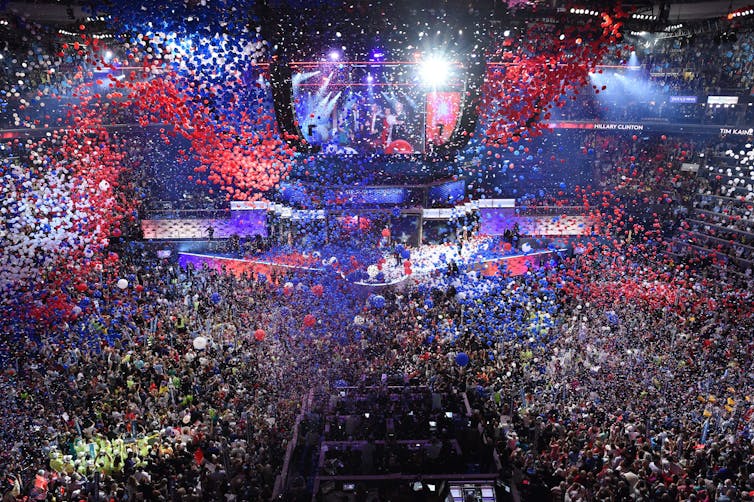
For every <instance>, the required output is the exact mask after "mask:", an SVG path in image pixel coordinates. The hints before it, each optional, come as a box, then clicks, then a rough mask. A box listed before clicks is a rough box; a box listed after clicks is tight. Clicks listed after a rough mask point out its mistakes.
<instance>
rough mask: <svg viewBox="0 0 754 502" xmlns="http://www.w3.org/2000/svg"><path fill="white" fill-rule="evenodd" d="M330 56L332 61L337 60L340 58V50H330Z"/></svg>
mask: <svg viewBox="0 0 754 502" xmlns="http://www.w3.org/2000/svg"><path fill="white" fill-rule="evenodd" d="M329 57H330V61H337V60H339V59H340V52H338V51H336V50H332V51H330V55H329Z"/></svg>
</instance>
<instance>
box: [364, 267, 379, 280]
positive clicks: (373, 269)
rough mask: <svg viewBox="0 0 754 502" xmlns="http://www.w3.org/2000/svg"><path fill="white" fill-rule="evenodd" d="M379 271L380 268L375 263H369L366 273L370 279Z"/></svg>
mask: <svg viewBox="0 0 754 502" xmlns="http://www.w3.org/2000/svg"><path fill="white" fill-rule="evenodd" d="M379 273H380V269H379V268H377V265H369V266H368V267H367V275H368V276H369V278H370V279H374V278H375V277H377V274H379Z"/></svg>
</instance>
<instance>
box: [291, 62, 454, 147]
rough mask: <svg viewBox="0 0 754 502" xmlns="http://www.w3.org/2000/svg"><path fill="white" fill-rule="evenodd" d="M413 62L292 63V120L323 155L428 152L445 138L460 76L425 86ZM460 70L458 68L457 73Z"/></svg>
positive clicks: (445, 140) (451, 120)
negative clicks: (294, 65) (294, 117)
mask: <svg viewBox="0 0 754 502" xmlns="http://www.w3.org/2000/svg"><path fill="white" fill-rule="evenodd" d="M418 66H419V65H417V64H411V63H395V64H385V63H379V64H378V63H329V62H323V63H319V64H316V65H315V64H311V63H309V64H307V65H306V66H299V67H294V75H293V99H294V106H295V112H296V120H297V123H298V126H299V128H300V130H301V133H302V134H303V136H304V138H305V139H306V141H308V142H309V143H311V144H313V145H318V146H320V147H321V151H322V152H323V153H324V154H325V155H340V154H346V155H348V154H388V155H390V154H396V155H411V154H424V153H427V152H430V153H431V150H432V148H434V147H435V146H437V145H441V144H443V143H445V142H447V141H448V139H449V138H450V136H451V134H452V132H453V130H454V129H455V127H456V124H457V122H458V117H459V115H460V113H461V109H462V104H463V103H462V96H463V80H462V79H461V78H460V75H455V74H451V75H450V78H448V79H447V80H446V81H444V82H443V83H442V85H441V86H437V85H428V83H427V82H426V77H422V76H421V75H420V72H419V71H418ZM455 73H460V71H458V72H455Z"/></svg>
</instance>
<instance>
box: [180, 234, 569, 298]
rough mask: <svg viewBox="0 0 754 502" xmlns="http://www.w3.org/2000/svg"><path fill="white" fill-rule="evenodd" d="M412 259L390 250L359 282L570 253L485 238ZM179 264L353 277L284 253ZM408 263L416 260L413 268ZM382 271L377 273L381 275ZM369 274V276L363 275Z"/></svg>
mask: <svg viewBox="0 0 754 502" xmlns="http://www.w3.org/2000/svg"><path fill="white" fill-rule="evenodd" d="M408 251H409V253H410V259H409V260H404V259H401V258H399V257H398V254H397V253H394V252H392V251H391V252H387V251H386V252H385V253H384V254H383V258H382V259H381V260H379V262H378V263H372V264H369V265H368V266H366V267H365V268H364V270H363V272H365V273H366V275H367V277H368V278H366V279H363V280H356V281H353V282H354V283H355V284H358V285H361V286H365V287H383V286H392V285H397V284H400V283H402V282H405V281H408V280H410V279H413V280H414V281H419V282H420V281H422V280H423V279H424V278H427V277H431V276H433V275H435V274H437V273H441V272H447V271H449V270H451V269H452V268H454V267H458V268H462V269H464V270H473V271H475V272H477V273H478V274H480V275H481V276H485V277H490V276H494V275H497V274H501V273H506V274H510V275H513V276H518V275H523V274H525V273H526V272H527V271H529V270H537V269H539V268H541V267H542V266H544V265H545V264H547V263H548V262H550V260H552V259H553V258H556V257H557V256H558V255H559V254H562V253H565V252H566V251H567V249H566V248H565V247H554V246H552V245H551V246H550V247H549V248H546V249H532V250H531V251H529V252H523V251H521V250H516V249H511V250H509V251H503V250H496V249H488V248H486V247H485V246H484V241H481V240H480V241H478V242H476V243H473V244H467V245H466V246H465V247H464V248H459V247H458V246H457V245H449V244H444V245H432V246H430V245H427V246H422V247H420V248H411V249H408ZM178 255H179V259H178V263H179V264H180V266H181V267H184V268H185V267H187V266H189V265H192V266H193V267H194V268H202V267H208V268H211V269H215V270H218V271H225V272H226V273H231V274H235V275H242V274H251V273H253V274H255V275H258V274H264V275H265V276H267V277H268V278H271V277H273V276H274V277H278V278H280V277H285V276H287V275H289V274H291V273H311V274H321V273H325V272H327V271H334V272H336V273H340V274H341V275H342V276H343V277H344V278H347V277H351V276H352V273H353V272H354V271H353V270H349V273H348V275H347V274H346V273H345V272H344V271H343V270H341V269H340V268H339V266H338V263H333V262H331V261H330V260H327V259H325V260H322V259H320V257H319V256H316V255H314V256H313V255H308V254H304V253H301V254H295V255H291V254H284V255H283V254H281V255H280V256H277V257H269V255H268V256H267V257H266V258H265V259H254V258H253V257H249V258H239V257H232V256H227V255H222V254H211V253H206V254H202V253H188V252H179V253H178ZM405 262H409V263H410V267H409V269H410V271H408V270H407V268H406V266H405ZM375 270H376V273H375ZM362 275H363V274H362Z"/></svg>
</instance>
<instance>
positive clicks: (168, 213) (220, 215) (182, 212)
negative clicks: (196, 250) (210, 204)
mask: <svg viewBox="0 0 754 502" xmlns="http://www.w3.org/2000/svg"><path fill="white" fill-rule="evenodd" d="M229 216H230V209H148V210H146V211H144V215H143V219H145V220H182V219H187V220H190V219H194V220H200V219H224V218H228V217H229Z"/></svg>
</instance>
